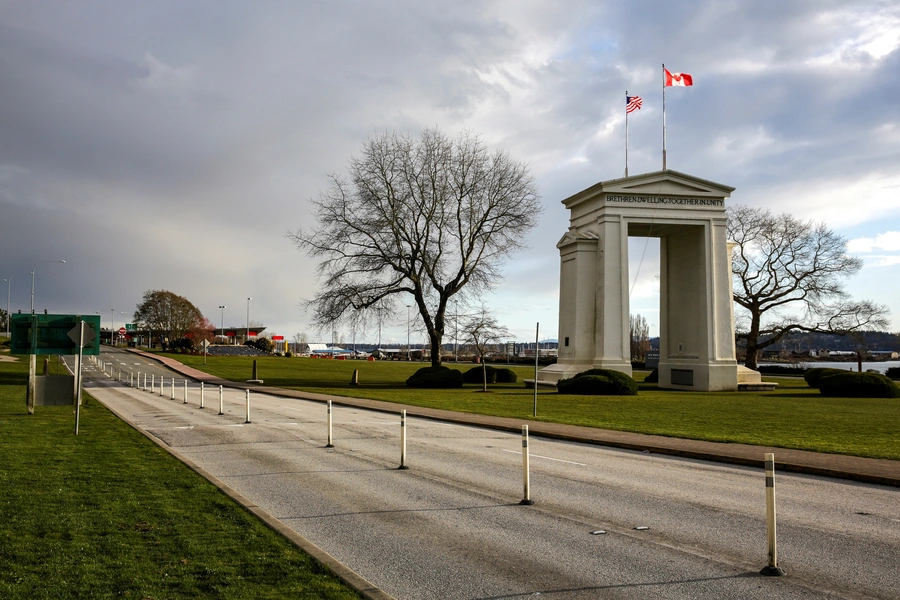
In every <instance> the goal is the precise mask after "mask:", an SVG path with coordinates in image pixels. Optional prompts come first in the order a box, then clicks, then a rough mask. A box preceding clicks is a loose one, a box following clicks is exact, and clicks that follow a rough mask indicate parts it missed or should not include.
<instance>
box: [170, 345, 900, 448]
mask: <svg viewBox="0 0 900 600" xmlns="http://www.w3.org/2000/svg"><path fill="white" fill-rule="evenodd" d="M167 356H169V357H171V358H175V359H176V360H179V361H181V362H183V363H184V364H186V365H189V366H192V367H194V368H197V369H200V370H202V371H205V372H207V373H210V374H212V375H215V376H218V377H222V378H224V379H228V380H231V381H245V380H247V379H250V376H251V368H252V360H253V359H251V358H248V357H233V356H227V357H226V356H210V357H208V358H207V361H206V362H207V364H206V365H204V364H203V356H192V355H167ZM257 362H258V366H259V377H260V378H261V379H263V380H264V381H265V384H266V385H272V386H277V387H284V388H290V389H297V390H306V391H312V392H319V393H325V394H334V395H337V396H352V397H358V398H372V399H375V400H385V401H388V402H398V403H403V404H410V405H413V406H423V407H431V408H443V409H447V410H454V411H460V412H468V413H476V414H485V415H497V416H503V417H513V418H518V419H523V420H526V421H527V420H538V421H547V422H553V423H570V424H574V425H585V426H588V427H599V428H604V429H614V430H618V431H632V432H636V433H648V434H655V435H665V436H670V437H681V438H689V439H697V440H708V441H714V442H735V443H744V444H754V445H761V446H775V447H781V448H794V449H800V450H811V451H815V452H833V453H837V454H849V455H853V456H864V457H870V458H886V459H892V460H900V440H898V438H897V431H900V402H898V400H897V399H896V398H894V399H889V398H888V399H883V398H826V397H823V396H821V395H820V394H819V392H818V390H815V389H811V388H809V387H808V386H807V385H806V382H804V381H803V380H802V379H800V378H790V377H784V378H769V377H767V378H766V380H767V381H776V382H778V384H779V386H778V388H777V389H776V390H775V391H772V392H684V391H676V390H663V389H659V388H657V386H656V385H654V384H647V383H640V393H639V395H638V396H573V395H564V394H557V393H556V392H554V391H545V390H541V391H539V392H538V413H537V414H538V416H537V418H536V419H535V418H534V417H533V416H532V415H533V406H534V391H533V390H530V389H526V388H525V387H524V386H523V384H522V383H521V381H522V380H523V379H525V378H531V377H533V375H534V368H533V367H520V366H512V367H511V368H512V369H513V370H514V371H516V373H517V375H518V377H519V381H520V383H516V384H495V385H491V386H489V387H490V393H487V394H485V393H482V392H480V391H479V390H480V388H481V386H480V385H466V386H465V387H464V388H462V389H455V390H421V389H412V388H407V387H406V385H405V383H404V382H405V381H406V378H407V377H409V376H410V375H411V374H412V373H413V372H415V370H416V369H418V368H421V367H422V366H425V365H424V364H423V363H416V362H413V363H407V362H400V361H374V362H369V361H352V360H347V361H343V360H328V359H313V358H284V357H274V356H272V357H268V356H267V357H260V358H258V359H257ZM446 366H449V367H451V368H459V369H460V370H463V371H465V370H468V369H470V368H472V367H473V365H472V364H468V363H467V364H463V363H459V364H454V363H446ZM496 366H497V367H505V366H507V365H500V364H498V365H496ZM356 369H358V370H359V385H358V386H351V385H350V379H351V377H352V375H353V371H354V370H356ZM644 376H646V373H643V374H642V373H640V372H638V373H636V374H635V377H636V379H638V380H642V379H643V377H644Z"/></svg>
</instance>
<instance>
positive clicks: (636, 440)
mask: <svg viewBox="0 0 900 600" xmlns="http://www.w3.org/2000/svg"><path fill="white" fill-rule="evenodd" d="M131 352H135V353H138V354H141V355H143V356H146V357H148V358H153V359H155V360H157V361H159V362H160V363H162V364H164V365H166V366H167V367H169V368H170V369H172V370H174V371H177V372H179V373H181V374H182V375H184V376H185V377H189V378H191V379H194V380H196V381H203V382H205V383H208V384H212V385H223V386H226V387H232V388H241V389H246V388H250V389H254V390H258V391H261V392H265V393H267V394H273V395H280V396H284V397H289V398H301V399H304V400H320V401H323V402H324V401H327V400H331V401H332V403H333V404H341V405H344V406H358V407H361V408H369V409H373V410H379V411H384V412H391V413H397V412H399V411H400V410H403V409H406V413H407V415H409V416H415V417H420V418H430V419H439V420H443V421H449V422H453V423H463V424H467V425H477V426H481V427H489V428H492V429H498V430H503V431H513V432H519V431H521V430H522V425H523V424H525V422H524V421H522V420H521V419H510V418H506V417H492V416H487V415H476V414H470V413H461V412H456V411H450V410H441V409H436V408H423V407H420V406H410V405H406V404H399V403H394V402H383V401H380V400H368V399H365V398H350V397H345V396H332V395H328V394H317V393H314V392H301V391H297V390H288V389H284V388H277V387H270V386H266V385H257V384H250V383H238V382H234V381H228V380H225V379H220V378H218V377H214V376H212V375H210V374H209V373H204V372H203V371H200V370H198V369H194V368H192V367H188V366H186V365H183V364H182V363H180V362H178V361H177V360H174V359H171V358H168V357H162V356H158V355H156V354H152V353H147V352H143V351H140V350H131ZM527 425H528V430H529V433H530V434H531V435H537V436H544V437H549V438H556V439H562V440H569V441H577V442H583V443H589V444H598V445H603V446H611V447H616V448H628V449H632V450H646V451H649V452H652V453H657V454H671V455H674V456H684V457H688V458H698V459H702V460H710V461H716V462H725V463H732V464H742V465H752V466H758V467H760V468H762V467H763V458H764V455H765V454H766V453H767V452H772V453H774V454H775V463H776V469H779V470H783V471H794V472H798V473H807V474H811V475H825V476H828V477H838V478H842V479H852V480H856V481H864V482H867V483H877V484H881V485H891V486H897V487H900V461H896V460H884V459H876V458H861V457H858V456H845V455H842V454H826V453H822V452H808V451H804V450H791V449H788V448H775V447H767V446H752V445H749V444H728V443H719V442H704V441H700V440H689V439H682V438H672V437H664V436H659V435H646V434H642V433H629V432H626V431H612V430H609V429H596V428H593V427H582V426H578V425H564V424H560V423H544V422H541V421H528V422H527Z"/></svg>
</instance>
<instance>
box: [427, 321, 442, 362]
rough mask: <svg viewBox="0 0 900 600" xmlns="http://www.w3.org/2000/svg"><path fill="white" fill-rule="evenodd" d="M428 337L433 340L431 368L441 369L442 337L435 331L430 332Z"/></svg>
mask: <svg viewBox="0 0 900 600" xmlns="http://www.w3.org/2000/svg"><path fill="white" fill-rule="evenodd" d="M428 337H429V339H430V340H431V366H432V367H439V366H441V338H442V336H441V335H440V334H439V333H438V332H437V331H435V330H433V329H432V330H431V331H429V332H428Z"/></svg>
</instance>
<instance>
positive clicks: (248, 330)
mask: <svg viewBox="0 0 900 600" xmlns="http://www.w3.org/2000/svg"><path fill="white" fill-rule="evenodd" d="M251 300H253V298H247V332H246V334H245V335H244V342H245V343H246V342H247V340H248V339H250V301H251Z"/></svg>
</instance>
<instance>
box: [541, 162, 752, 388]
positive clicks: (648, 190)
mask: <svg viewBox="0 0 900 600" xmlns="http://www.w3.org/2000/svg"><path fill="white" fill-rule="evenodd" d="M733 191H734V188H732V187H729V186H725V185H722V184H718V183H714V182H711V181H706V180H704V179H700V178H698V177H693V176H691V175H686V174H684V173H679V172H677V171H670V170H666V171H657V172H654V173H646V174H643V175H635V176H633V177H625V178H622V179H613V180H611V181H603V182H600V183H598V184H596V185H594V186H591V187H589V188H587V189H586V190H583V191H581V192H579V193H577V194H575V195H573V196H570V197H569V198H566V199H565V200H563V201H562V203H563V204H564V205H565V206H566V208H568V209H569V211H570V212H569V231H568V232H566V234H565V235H563V237H562V239H561V240H560V241H559V243H558V244H557V248H559V252H560V263H561V264H560V290H559V293H560V300H559V360H558V362H557V363H556V364H555V365H551V366H549V367H547V368H545V369H543V370H541V371H540V373H539V376H538V379H539V381H545V382H555V381H558V380H559V379H561V378H563V377H571V376H573V375H575V374H577V373H580V372H582V371H586V370H587V369H591V368H604V369H614V370H617V371H622V372H624V373H628V374H629V375H631V357H630V352H631V345H630V339H629V335H630V332H629V326H628V319H629V297H628V292H629V290H628V237H629V236H641V237H657V238H659V240H660V308H659V316H660V363H659V386H660V387H664V388H674V389H685V390H696V391H714V390H737V389H738V367H737V361H736V360H735V346H734V308H733V303H732V283H731V255H730V250H729V247H728V241H727V237H726V227H725V199H726V198H728V197H729V196H730V195H731V192H733Z"/></svg>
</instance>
